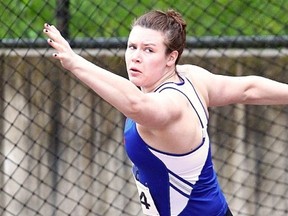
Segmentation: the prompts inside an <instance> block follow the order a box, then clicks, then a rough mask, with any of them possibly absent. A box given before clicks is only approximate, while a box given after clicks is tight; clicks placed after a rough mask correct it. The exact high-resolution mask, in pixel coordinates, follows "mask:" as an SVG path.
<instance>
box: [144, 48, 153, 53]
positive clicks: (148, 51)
mask: <svg viewBox="0 0 288 216" xmlns="http://www.w3.org/2000/svg"><path fill="white" fill-rule="evenodd" d="M144 51H145V52H147V53H153V52H154V51H153V49H152V48H150V47H145V49H144Z"/></svg>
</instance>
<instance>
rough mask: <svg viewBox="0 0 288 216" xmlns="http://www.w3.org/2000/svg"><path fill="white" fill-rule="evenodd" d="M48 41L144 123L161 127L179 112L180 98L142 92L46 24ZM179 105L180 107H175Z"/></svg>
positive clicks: (66, 65) (63, 58)
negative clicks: (78, 50) (79, 51)
mask: <svg viewBox="0 0 288 216" xmlns="http://www.w3.org/2000/svg"><path fill="white" fill-rule="evenodd" d="M43 31H44V33H45V34H46V35H47V36H48V37H49V39H48V43H49V45H51V46H52V47H53V48H54V49H55V50H56V51H57V53H55V54H53V56H54V57H55V58H56V59H58V60H60V62H61V64H62V66H63V67H64V68H65V69H67V70H69V71H71V72H72V73H73V74H74V75H75V76H76V77H78V78H79V79H80V80H81V81H82V82H84V83H85V84H86V85H87V86H89V87H90V88H91V89H93V90H94V91H95V92H96V93H97V94H98V95H99V96H100V97H102V98H103V99H104V100H106V101H107V102H108V103H110V104H111V105H112V106H114V107H115V108H116V109H118V110H119V111H120V112H122V113H123V114H124V115H125V116H127V117H130V118H132V119H134V120H135V121H136V122H137V123H139V124H142V125H143V126H149V127H150V126H153V127H161V126H163V125H165V124H166V123H167V122H168V121H172V120H173V119H175V118H176V117H177V116H179V110H180V106H179V105H178V104H179V102H177V101H175V106H171V103H172V104H173V103H174V102H173V98H172V97H171V96H170V95H169V94H165V93H163V94H161V97H160V96H159V95H160V94H155V93H149V94H144V93H143V92H142V91H140V90H139V89H138V88H137V87H136V86H135V85H134V84H133V83H131V82H130V81H129V80H127V79H125V78H123V77H121V76H118V75H115V74H114V73H112V72H110V71H107V70H105V69H103V68H101V67H98V66H97V65H94V64H92V63H91V62H89V61H87V60H85V59H84V58H82V57H81V56H79V55H77V54H76V53H74V52H73V50H72V49H71V47H70V45H69V44H68V42H67V41H66V40H65V39H64V38H63V37H62V36H61V34H60V32H59V31H58V30H57V29H56V28H55V27H54V26H50V25H47V24H45V26H44V30H43ZM178 107H179V108H178Z"/></svg>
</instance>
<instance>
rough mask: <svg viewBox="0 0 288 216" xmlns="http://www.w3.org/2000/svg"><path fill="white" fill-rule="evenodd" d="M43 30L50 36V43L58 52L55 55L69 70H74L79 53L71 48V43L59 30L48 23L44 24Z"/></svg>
mask: <svg viewBox="0 0 288 216" xmlns="http://www.w3.org/2000/svg"><path fill="white" fill-rule="evenodd" d="M43 32H44V33H45V34H46V35H47V36H48V37H49V38H48V39H47V41H48V44H49V45H50V46H51V47H53V48H54V49H55V50H56V51H57V52H55V53H53V57H54V58H56V59H58V60H60V62H61V64H62V66H63V67H64V68H65V69H67V70H70V71H71V70H73V67H75V66H74V65H75V62H76V60H75V59H76V57H77V54H76V53H74V51H73V50H72V49H71V47H70V45H69V43H68V42H67V41H66V40H65V39H64V38H63V37H62V35H61V33H60V32H59V30H58V29H57V28H56V27H55V26H53V25H49V24H47V23H45V24H44V29H43Z"/></svg>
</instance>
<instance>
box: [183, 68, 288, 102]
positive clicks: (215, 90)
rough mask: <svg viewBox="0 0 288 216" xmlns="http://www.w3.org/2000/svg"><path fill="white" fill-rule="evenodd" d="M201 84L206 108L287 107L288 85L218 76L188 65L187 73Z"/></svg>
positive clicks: (238, 77)
mask: <svg viewBox="0 0 288 216" xmlns="http://www.w3.org/2000/svg"><path fill="white" fill-rule="evenodd" d="M184 69H185V71H186V72H185V73H187V74H190V75H188V76H190V77H191V78H192V79H193V80H195V82H197V83H199V86H200V89H202V90H201V92H202V94H204V95H205V96H206V101H207V106H210V107H211V106H224V105H229V104H235V103H242V104H253V105H278V104H288V85H287V84H285V83H280V82H277V81H274V80H271V79H267V78H264V77H259V76H234V77H233V76H223V75H215V74H212V73H210V72H208V71H207V70H205V69H203V68H199V67H197V66H192V65H185V66H184V67H183V68H181V69H180V70H184Z"/></svg>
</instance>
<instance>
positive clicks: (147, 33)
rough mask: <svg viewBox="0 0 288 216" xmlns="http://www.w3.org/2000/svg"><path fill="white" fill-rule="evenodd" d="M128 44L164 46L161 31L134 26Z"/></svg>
mask: <svg viewBox="0 0 288 216" xmlns="http://www.w3.org/2000/svg"><path fill="white" fill-rule="evenodd" d="M128 42H130V43H153V44H164V34H163V33H162V32H161V31H156V30H153V29H149V28H144V27H141V26H134V27H133V28H132V30H131V32H130V35H129V38H128Z"/></svg>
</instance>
